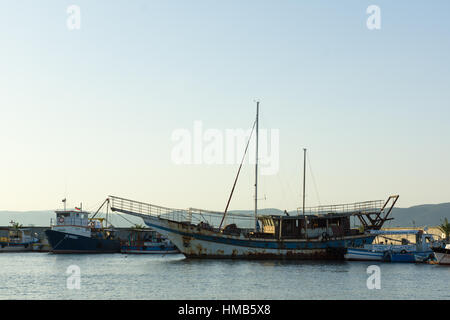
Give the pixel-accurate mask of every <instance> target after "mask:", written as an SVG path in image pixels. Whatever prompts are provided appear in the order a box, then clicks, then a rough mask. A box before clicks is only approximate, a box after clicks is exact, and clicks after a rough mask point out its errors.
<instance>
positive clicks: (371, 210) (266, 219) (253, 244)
mask: <svg viewBox="0 0 450 320" xmlns="http://www.w3.org/2000/svg"><path fill="white" fill-rule="evenodd" d="M258 123H259V102H257V105H256V120H255V122H254V124H253V128H252V130H251V133H250V137H249V140H248V142H247V146H246V148H245V151H244V155H243V158H242V162H241V164H240V166H239V169H238V172H237V175H236V178H235V180H234V184H233V187H232V190H231V194H230V196H229V198H228V202H227V205H226V208H225V211H224V212H217V211H211V210H201V209H195V208H190V209H186V210H184V209H174V208H167V207H162V206H156V205H152V204H148V203H144V202H139V201H134V200H129V199H125V198H120V197H116V196H109V198H108V199H109V203H110V205H111V210H112V211H116V212H121V213H125V214H130V215H133V216H137V217H141V218H142V219H143V221H144V222H145V224H146V225H147V226H149V227H151V228H152V229H154V230H156V231H157V232H158V233H160V234H162V235H163V236H165V237H166V238H168V239H169V240H170V241H171V242H172V243H173V244H174V245H175V246H176V247H177V248H178V249H179V250H180V251H181V252H182V253H183V254H184V255H185V256H187V257H191V258H237V259H343V256H344V254H345V252H346V248H348V247H353V246H360V245H363V244H366V243H372V241H373V239H374V238H375V237H376V236H375V235H373V234H370V233H367V232H366V231H368V230H379V229H380V228H381V227H382V225H383V223H384V222H385V221H387V220H391V219H390V218H388V216H389V214H390V212H391V210H392V208H393V207H394V205H395V203H396V202H397V200H398V197H399V196H398V195H394V196H390V197H389V198H388V199H387V201H383V200H377V201H365V202H358V203H352V204H343V205H331V206H319V207H314V208H306V207H305V197H304V196H303V206H302V208H299V209H297V212H296V214H289V213H287V211H286V213H287V214H285V215H262V214H259V213H258V126H259V124H258ZM254 131H256V165H255V196H254V204H255V209H254V214H253V215H248V214H239V213H231V212H228V208H229V205H230V201H231V199H232V195H233V191H234V189H235V186H236V183H237V180H238V177H239V173H240V171H241V168H242V164H243V161H244V158H245V156H246V153H247V150H248V147H249V143H250V139H251V137H252V135H253V132H254ZM304 159H305V161H304V162H305V163H306V149H304ZM304 168H305V166H304ZM304 170H305V169H304ZM303 176H304V179H303V190H305V174H304V175H303ZM303 195H305V192H303ZM351 218H353V219H354V220H356V219H358V220H359V222H360V223H361V224H362V226H363V230H359V229H358V228H351Z"/></svg>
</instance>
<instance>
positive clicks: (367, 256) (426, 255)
mask: <svg viewBox="0 0 450 320" xmlns="http://www.w3.org/2000/svg"><path fill="white" fill-rule="evenodd" d="M370 234H373V235H375V236H387V235H408V234H410V235H415V236H416V242H415V243H414V244H395V245H393V244H365V245H363V246H360V247H357V246H355V247H350V248H347V252H346V254H345V255H344V258H345V259H346V260H354V261H355V260H359V261H385V262H426V261H428V260H430V259H432V258H433V250H432V247H431V243H433V242H434V239H433V236H432V235H431V234H425V233H423V231H422V230H395V231H394V230H391V231H389V230H372V231H370Z"/></svg>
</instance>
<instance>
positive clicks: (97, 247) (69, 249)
mask: <svg viewBox="0 0 450 320" xmlns="http://www.w3.org/2000/svg"><path fill="white" fill-rule="evenodd" d="M45 234H46V236H47V239H48V242H49V244H50V246H51V249H50V252H52V253H119V252H120V241H119V240H110V239H96V238H90V237H85V236H80V235H74V234H70V233H66V232H60V231H55V230H46V231H45Z"/></svg>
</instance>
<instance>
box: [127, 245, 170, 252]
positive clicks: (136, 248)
mask: <svg viewBox="0 0 450 320" xmlns="http://www.w3.org/2000/svg"><path fill="white" fill-rule="evenodd" d="M121 252H122V253H135V254H141V253H142V254H146V253H156V254H158V253H159V254H165V253H179V251H178V249H177V248H176V247H175V246H122V248H121Z"/></svg>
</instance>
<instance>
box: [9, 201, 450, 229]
mask: <svg viewBox="0 0 450 320" xmlns="http://www.w3.org/2000/svg"><path fill="white" fill-rule="evenodd" d="M231 212H233V213H235V212H239V213H244V214H249V215H251V214H253V211H252V210H234V211H231ZM258 213H259V214H264V215H270V214H273V215H278V214H280V215H281V214H284V211H283V210H279V209H271V208H269V209H261V210H259V211H258ZM289 214H291V215H295V214H296V212H289ZM101 217H104V214H102V215H101ZM390 217H391V218H394V220H392V221H389V222H387V223H386V224H385V227H414V226H416V227H419V226H436V225H439V224H441V223H442V221H443V220H444V218H447V219H449V220H450V202H449V203H441V204H425V205H419V206H413V207H410V208H394V209H393V210H392V213H391V216H390ZM50 219H55V212H54V211H52V210H47V211H45V210H44V211H0V226H8V225H9V222H10V221H11V220H13V221H15V222H18V223H20V224H22V225H23V226H37V227H39V226H49V225H50ZM109 219H110V221H111V222H112V224H113V225H114V226H117V227H130V226H131V225H132V224H143V221H142V219H141V218H137V217H133V216H130V215H119V214H117V213H114V214H111V215H110V216H109Z"/></svg>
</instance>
